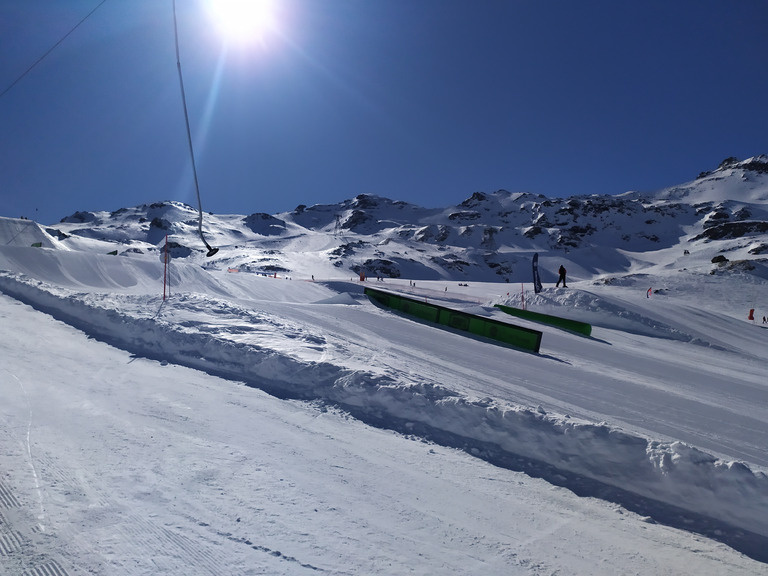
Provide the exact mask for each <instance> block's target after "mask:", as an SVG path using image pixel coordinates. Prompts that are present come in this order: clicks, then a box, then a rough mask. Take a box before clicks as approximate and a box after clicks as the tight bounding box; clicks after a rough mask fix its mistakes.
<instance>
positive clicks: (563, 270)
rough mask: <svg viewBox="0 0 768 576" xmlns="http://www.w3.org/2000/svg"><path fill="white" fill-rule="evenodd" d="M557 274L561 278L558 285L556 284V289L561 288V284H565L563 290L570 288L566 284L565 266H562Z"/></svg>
mask: <svg viewBox="0 0 768 576" xmlns="http://www.w3.org/2000/svg"><path fill="white" fill-rule="evenodd" d="M557 273H558V274H560V277H559V278H558V279H557V284H555V288H558V287H559V286H560V282H562V283H563V288H568V286H567V285H566V283H565V266H563V265H562V264H561V265H560V268H559V269H558V271H557Z"/></svg>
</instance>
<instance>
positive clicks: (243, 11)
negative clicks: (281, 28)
mask: <svg viewBox="0 0 768 576" xmlns="http://www.w3.org/2000/svg"><path fill="white" fill-rule="evenodd" d="M273 8H274V7H273V2H272V1H270V0H208V10H209V11H210V13H211V16H212V18H213V20H214V21H215V22H216V26H217V27H218V29H219V31H220V33H221V34H222V35H223V36H224V38H225V39H227V40H230V41H234V42H238V43H249V42H259V41H262V40H263V39H264V35H265V34H266V33H267V32H268V31H269V30H270V29H271V28H273V27H274V9H273Z"/></svg>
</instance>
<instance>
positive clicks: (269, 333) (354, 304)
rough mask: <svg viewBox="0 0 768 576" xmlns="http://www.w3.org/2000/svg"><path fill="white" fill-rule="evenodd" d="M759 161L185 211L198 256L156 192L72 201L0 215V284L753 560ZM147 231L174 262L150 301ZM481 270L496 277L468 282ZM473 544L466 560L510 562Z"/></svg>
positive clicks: (232, 373) (95, 332)
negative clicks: (400, 310) (670, 174)
mask: <svg viewBox="0 0 768 576" xmlns="http://www.w3.org/2000/svg"><path fill="white" fill-rule="evenodd" d="M764 162H765V160H764V159H762V158H758V159H752V160H750V161H749V162H747V163H746V164H745V163H737V162H730V163H726V164H724V165H723V166H721V167H720V168H719V169H718V170H716V171H714V172H712V173H709V174H706V175H702V176H701V177H700V178H699V179H697V180H696V181H694V182H692V183H689V184H687V185H685V186H681V187H677V188H670V189H668V190H664V191H661V192H659V193H658V194H655V195H641V194H635V193H630V194H626V195H622V196H619V197H589V198H578V199H568V200H564V201H559V200H547V199H544V198H539V197H535V196H531V195H528V194H508V193H503V192H499V193H495V194H491V195H485V194H475V195H473V197H472V198H470V199H468V200H467V201H466V202H464V203H463V204H462V205H461V206H459V207H453V208H449V209H446V210H435V209H429V210H428V209H422V208H418V207H415V206H411V205H408V204H405V203H401V202H392V201H389V200H386V199H382V198H374V197H370V196H361V197H358V198H356V199H354V200H351V201H349V202H346V203H343V204H341V205H337V206H317V207H311V208H307V207H299V208H297V210H295V211H294V212H291V213H288V214H279V215H262V214H252V215H250V216H237V215H230V216H216V215H205V233H206V238H207V239H208V241H209V242H210V243H211V244H213V245H215V246H217V247H219V248H220V251H219V253H218V254H217V255H216V256H215V257H213V258H206V257H205V255H204V251H203V250H202V249H201V246H200V245H201V244H202V242H201V241H200V240H199V238H196V236H195V234H196V227H197V220H196V212H195V211H194V210H193V209H192V208H190V207H188V206H185V205H183V204H179V203H175V202H163V203H157V204H153V205H150V206H141V207H136V208H130V209H124V210H120V211H117V212H115V213H112V214H108V213H84V212H81V213H77V214H75V215H73V216H71V217H68V218H66V219H65V221H63V222H61V223H60V224H59V225H57V226H56V227H55V228H54V227H49V228H47V229H46V228H42V227H40V226H39V225H38V224H36V223H34V222H31V221H21V220H12V219H0V291H2V292H4V293H5V294H6V295H10V296H11V297H13V298H15V299H17V300H20V301H22V302H25V303H27V304H30V305H32V306H33V307H35V308H37V309H38V310H42V311H45V312H48V313H50V314H52V315H53V316H54V317H55V318H57V319H59V320H63V321H65V322H66V323H68V324H70V325H71V326H73V327H74V328H76V329H78V330H81V331H82V332H84V333H85V334H87V335H88V336H90V337H92V338H96V339H98V340H101V341H104V342H107V343H109V344H111V345H113V346H116V347H117V348H120V349H122V350H125V351H127V352H129V353H130V354H133V355H135V357H140V358H148V359H153V360H157V361H159V362H160V363H163V364H166V363H172V364H178V365H182V366H186V367H188V368H194V369H197V370H202V371H203V372H205V373H208V374H211V375H214V376H217V377H223V378H225V379H227V380H229V381H234V382H245V383H246V384H248V385H249V386H250V387H254V388H259V389H261V390H263V391H266V392H269V393H270V394H272V395H274V396H276V397H278V398H283V399H287V398H292V399H302V400H307V401H311V402H316V403H320V405H322V406H333V407H335V408H340V409H342V410H343V411H344V412H345V413H348V414H351V415H353V416H354V417H356V418H357V419H359V420H361V421H363V422H365V423H368V424H371V425H374V426H376V427H381V428H391V429H394V430H397V431H399V432H401V433H404V434H407V435H413V436H415V437H419V438H425V439H428V440H430V441H432V442H434V443H436V444H438V445H442V446H449V447H457V448H461V449H463V450H465V451H466V452H467V453H468V454H470V455H473V456H476V457H479V458H481V459H483V460H486V461H487V462H490V463H492V464H494V465H496V466H500V467H502V468H506V469H509V470H513V471H522V472H525V473H527V474H529V475H532V476H534V477H540V478H543V479H545V480H546V481H548V482H550V483H553V484H557V485H560V486H565V487H568V488H570V489H572V490H573V491H575V492H576V493H578V494H581V495H587V496H593V497H598V498H602V499H605V500H609V501H611V502H616V503H618V504H620V505H621V506H623V507H625V508H627V509H629V510H632V511H634V512H636V513H639V514H641V515H642V516H644V517H648V518H652V519H653V520H655V521H657V522H660V523H663V524H664V525H667V526H672V527H675V528H676V529H685V530H691V531H694V532H698V533H700V534H705V535H706V536H707V537H711V538H716V539H718V540H720V541H723V542H726V543H728V544H729V545H730V546H732V547H733V548H735V549H736V550H739V551H741V552H744V553H746V554H748V555H749V556H750V557H752V558H754V559H756V560H758V561H762V562H765V561H768V554H766V553H765V550H768V521H767V520H766V518H768V477H767V476H766V475H765V470H766V469H768V446H766V443H765V438H768V379H767V378H766V374H767V372H766V365H768V363H767V361H768V352H766V345H765V344H766V337H767V336H768V325H763V324H761V323H760V322H759V320H760V319H761V318H762V316H764V315H766V316H768V303H766V298H767V297H768V290H767V287H768V274H766V265H765V262H764V258H763V256H762V253H763V249H762V248H760V247H761V246H765V245H766V234H765V232H761V231H760V230H761V223H764V221H765V207H766V203H767V201H766V195H765V180H764V178H765V173H764V172H761V171H760V170H759V169H754V168H753V167H751V166H752V164H755V163H756V164H755V165H757V166H763V165H764ZM750 163H751V164H750ZM471 214H477V216H475V215H471ZM650 220H654V222H650V223H649V222H648V221H650ZM657 223H658V225H657ZM536 226H538V227H539V228H540V229H541V230H542V231H541V232H536V233H535V234H534V233H532V232H531V233H528V234H527V232H529V231H530V229H531V227H536ZM575 226H579V227H581V228H580V230H581V231H574V227H575ZM490 229H498V230H497V231H496V232H488V230H490ZM713 230H714V232H712V231H713ZM166 235H167V236H168V240H169V242H171V243H172V250H171V252H172V255H174V257H173V258H172V259H171V262H170V275H169V277H168V278H167V280H168V282H167V283H166V289H169V290H170V297H169V298H167V299H166V300H163V297H162V295H163V284H164V283H163V280H164V262H163V258H162V252H161V249H160V247H161V246H162V245H163V243H164V242H165V238H166ZM566 236H567V237H568V238H570V240H567V241H561V240H562V239H563V238H565V237H566ZM654 237H655V238H654ZM478 239H479V241H478ZM571 241H572V242H571ZM40 242H43V244H42V245H41V246H39V247H33V246H32V244H38V243H40ZM646 245H647V246H652V247H653V249H644V247H645V246H646ZM115 250H116V251H117V255H111V253H113V252H114V251H115ZM686 251H687V252H688V253H687V254H686V253H685V252H686ZM533 252H539V254H540V257H541V261H542V264H543V266H544V268H545V270H554V269H555V268H556V264H559V263H560V262H565V263H566V264H567V266H568V268H569V272H570V278H569V282H568V285H569V288H568V289H562V288H560V289H556V288H553V287H549V286H548V287H546V288H545V290H544V291H543V292H542V293H540V294H538V295H534V294H533V293H532V290H530V286H528V287H527V288H526V287H525V286H523V287H522V290H521V286H520V284H519V283H518V282H528V281H529V270H530V255H531V254H532V253H533ZM449 255H450V257H449ZM715 256H724V257H725V260H723V261H722V262H718V261H716V262H712V259H713V258H714V257H715ZM396 258H399V259H396ZM372 260H376V261H377V262H378V263H377V264H376V265H372V264H371V263H370V261H372ZM717 260H720V259H717ZM337 262H341V265H338V266H337V265H336V263H337ZM457 262H461V264H457ZM385 265H386V266H389V267H390V270H389V273H386V272H384V269H383V268H382V266H385ZM506 266H509V267H510V268H511V270H510V272H509V273H508V274H499V273H498V272H499V270H500V269H502V268H504V267H506ZM361 268H362V269H364V270H365V271H367V272H369V273H370V272H373V275H374V276H375V275H379V276H384V277H385V278H384V279H383V280H380V281H377V280H375V279H374V278H370V277H369V279H368V280H367V282H369V283H371V284H374V285H375V286H377V287H384V288H386V289H389V290H395V291H402V292H408V293H410V294H412V295H415V296H418V297H420V298H425V299H427V300H430V301H434V302H438V303H441V304H443V305H446V306H450V307H455V308H459V309H465V310H468V311H471V312H473V313H476V314H481V315H486V316H491V317H494V318H496V319H498V320H502V321H512V322H513V323H518V324H521V325H525V326H530V327H533V328H536V329H540V330H542V331H543V333H544V334H543V340H542V349H541V353H540V354H529V353H525V352H522V351H518V350H515V349H512V348H508V347H503V346H498V345H497V344H494V343H492V342H489V341H485V340H483V339H478V338H467V337H466V336H464V335H462V334H459V333H455V332H453V331H446V330H442V329H440V328H438V327H436V326H433V325H430V324H428V323H423V322H418V321H415V320H413V319H410V318H407V317H403V316H400V315H398V314H393V313H391V312H389V311H387V310H383V309H381V308H379V307H377V306H374V305H373V304H372V303H370V302H369V301H368V300H367V299H366V298H364V297H363V296H362V294H361V292H362V283H361V282H359V281H358V278H357V274H356V273H357V272H358V271H359V270H360V269H361ZM408 273H411V274H408ZM470 274H473V275H470ZM475 275H476V276H477V278H478V279H477V280H476V279H475ZM313 277H314V279H315V280H316V281H315V282H313V281H312V279H313ZM488 278H495V279H497V282H481V281H479V280H482V279H488ZM500 279H509V280H510V281H511V283H507V282H504V281H501V282H499V281H498V280H500ZM350 280H352V281H350ZM544 280H545V282H549V281H551V280H553V277H552V276H551V275H550V276H549V277H546V276H545V278H544ZM523 301H524V302H525V305H526V306H527V307H528V308H529V309H531V310H537V311H541V312H545V313H549V314H556V315H560V316H564V317H570V318H575V319H579V320H583V321H586V322H590V323H591V324H592V325H593V327H594V328H593V333H592V337H591V338H584V337H582V336H579V335H575V334H570V333H568V332H563V331H561V330H557V329H555V328H550V327H542V326H539V325H536V324H533V323H531V322H528V321H522V320H514V321H513V320H512V319H511V318H509V317H506V316H505V315H504V314H503V313H501V312H500V311H498V310H497V309H495V308H493V307H492V304H495V303H505V304H510V305H513V306H522V305H523ZM750 309H755V310H756V316H757V318H758V322H756V323H755V322H750V321H748V320H747V319H746V316H747V313H748V312H749V310H750ZM5 314H9V313H8V312H5ZM8 317H9V318H10V316H8ZM4 346H6V348H5V350H7V352H4V354H5V353H8V354H14V355H15V354H17V353H18V352H16V351H15V350H16V349H15V348H10V347H9V346H10V345H9V344H8V343H6V344H4ZM14 370H19V368H14ZM9 374H10V376H9ZM14 375H15V372H14V373H13V374H11V373H9V372H7V371H6V375H5V376H4V378H6V380H5V382H6V385H5V387H4V391H5V393H6V394H11V389H12V388H13V390H15V389H16V388H17V387H16V386H13V387H11V386H10V380H8V378H11V377H15V376H14ZM31 378H34V376H31ZM63 378H64V379H65V380H66V376H65V375H63ZM92 393H93V394H96V395H99V396H100V395H101V392H100V391H99V390H93V391H92ZM43 398H44V396H41V397H40V399H39V401H40V402H42V401H43ZM100 401H103V402H104V403H105V404H104V405H107V404H108V400H107V399H106V398H102V400H100ZM146 409H147V408H146V407H143V408H141V410H146ZM129 420H130V419H129ZM72 441H76V439H74V440H72ZM39 448H40V449H42V448H43V447H42V446H41V447H39ZM45 450H46V451H48V453H49V454H50V455H51V456H50V457H51V458H56V457H63V456H62V455H61V454H59V455H58V456H57V455H56V449H55V447H50V446H46V447H45ZM30 459H31V462H32V463H34V458H32V457H31V455H30ZM4 472H5V473H6V474H8V472H7V471H4ZM20 478H21V477H20V476H18V475H11V476H10V477H8V478H7V482H8V484H11V483H16V482H20V481H21V480H20ZM43 482H50V479H48V480H46V479H43ZM47 486H48V490H49V492H47V493H48V494H54V493H55V490H54V489H53V488H52V487H51V485H50V484H48V485H47ZM0 488H2V486H0ZM355 488H360V484H359V483H356V484H355ZM8 490H9V491H10V488H9V489H8ZM42 492H45V491H44V490H43V491H42ZM42 492H41V494H42ZM40 499H41V502H44V503H47V505H48V506H49V507H51V508H55V507H56V506H57V503H56V501H55V499H51V498H49V499H47V500H46V497H45V496H43V495H41V496H40ZM489 505H492V504H489ZM0 520H2V518H0ZM4 526H5V527H6V528H7V530H6V531H10V532H9V533H12V532H13V526H12V524H9V522H7V521H5V520H3V521H2V522H0V528H2V529H4V530H5V529H6V528H3V527H4ZM486 554H489V555H490V556H493V555H494V553H493V552H488V551H486ZM321 556H322V555H321ZM493 557H494V561H496V562H498V563H499V564H498V567H499V570H498V571H497V572H494V571H493V570H491V571H490V572H494V573H505V572H504V568H509V566H511V565H513V564H514V563H513V562H511V561H510V562H505V561H504V560H502V557H503V558H506V559H507V560H509V559H510V557H509V556H503V555H502V556H493ZM323 558H325V559H324V560H323V562H327V557H326V556H323ZM305 563H306V564H309V565H311V566H315V567H317V562H316V561H312V562H305ZM299 564H300V563H299ZM326 567H327V566H326ZM300 568H301V566H298V565H297V568H296V570H297V572H298V571H301V569H300ZM304 568H306V567H304ZM333 568H334V569H335V570H337V572H339V573H342V570H341V568H340V567H339V566H335V567H333ZM590 568H591V569H590V570H588V571H590V572H592V573H606V574H607V573H613V572H601V571H600V570H601V568H599V567H597V566H591V567H590ZM721 568H722V566H718V568H717V570H718V571H719V570H720V569H721ZM561 569H567V564H565V565H563V567H561ZM754 569H755V570H757V571H759V570H764V565H763V564H759V563H755V564H754ZM681 570H682V568H681ZM635 571H639V572H643V569H642V568H640V569H637V568H635ZM353 572H355V571H354V570H353ZM373 572H374V573H398V571H388V570H386V569H381V568H379V569H378V570H374V571H373ZM425 572H429V570H425ZM457 573H461V571H460V570H458V571H457ZM520 573H524V572H520ZM534 573H538V572H534ZM645 573H649V574H650V573H656V570H655V569H653V570H652V569H650V568H648V570H647V572H645ZM679 573H684V572H683V571H681V572H679Z"/></svg>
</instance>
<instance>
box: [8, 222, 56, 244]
mask: <svg viewBox="0 0 768 576" xmlns="http://www.w3.org/2000/svg"><path fill="white" fill-rule="evenodd" d="M0 246H25V247H30V246H31V247H35V248H60V247H61V246H60V245H59V242H58V240H56V239H54V237H53V236H51V235H50V234H48V233H47V232H46V231H45V230H43V228H42V227H41V226H40V224H38V223H37V222H35V221H34V220H27V219H26V218H4V217H1V216H0Z"/></svg>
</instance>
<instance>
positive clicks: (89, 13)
mask: <svg viewBox="0 0 768 576" xmlns="http://www.w3.org/2000/svg"><path fill="white" fill-rule="evenodd" d="M106 1H107V0H101V2H99V4H98V5H97V6H96V8H94V9H93V10H91V11H90V12H88V14H86V16H85V18H83V19H82V20H80V22H78V23H77V24H75V25H74V26H73V27H72V29H70V31H69V32H67V33H66V34H64V36H62V37H61V38H60V39H59V41H58V42H56V44H54V45H53V46H51V47H50V48H49V49H48V51H47V52H46V53H45V54H43V55H42V56H40V58H38V59H37V60H35V62H34V63H33V64H32V66H30V67H29V68H27V69H26V70H24V72H22V74H21V76H19V77H18V78H16V80H14V81H13V82H11V84H10V86H8V87H7V88H6V89H5V90H3V91H2V92H0V98H2V97H3V96H5V95H6V94H7V93H8V92H10V91H11V88H13V87H14V86H16V84H18V83H19V82H20V81H21V79H22V78H24V76H26V75H27V74H29V73H30V72H31V71H32V69H33V68H34V67H35V66H37V65H38V64H40V62H42V61H43V60H44V59H45V57H46V56H48V54H50V53H51V52H53V51H54V50H55V49H56V48H57V47H58V46H59V44H61V43H62V42H64V40H66V39H67V37H68V36H69V35H70V34H72V32H74V31H75V30H76V29H77V28H78V27H79V26H80V24H82V23H83V22H85V21H86V20H88V18H90V17H91V15H92V14H93V13H94V12H96V10H98V9H99V8H101V6H102V5H103V4H104V3H105V2H106Z"/></svg>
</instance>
